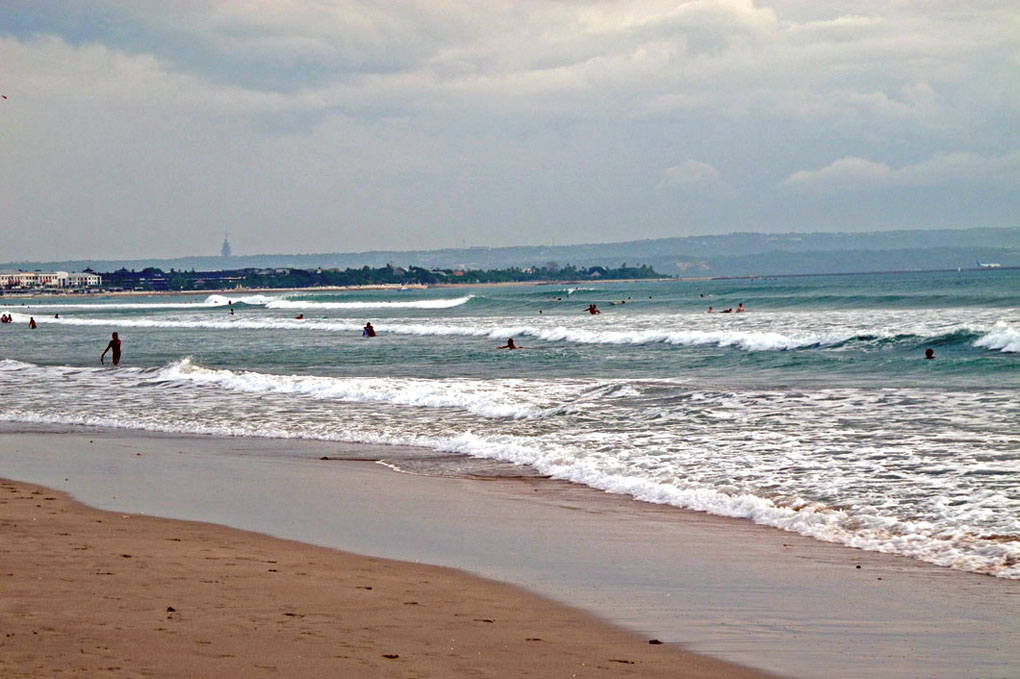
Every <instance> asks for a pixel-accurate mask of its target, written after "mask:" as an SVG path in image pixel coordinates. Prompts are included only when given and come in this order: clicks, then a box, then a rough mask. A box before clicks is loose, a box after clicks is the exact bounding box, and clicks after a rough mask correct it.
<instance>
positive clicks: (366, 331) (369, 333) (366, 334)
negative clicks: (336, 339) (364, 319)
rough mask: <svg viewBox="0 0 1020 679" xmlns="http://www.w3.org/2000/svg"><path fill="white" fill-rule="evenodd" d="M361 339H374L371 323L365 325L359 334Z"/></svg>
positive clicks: (373, 329)
mask: <svg viewBox="0 0 1020 679" xmlns="http://www.w3.org/2000/svg"><path fill="white" fill-rule="evenodd" d="M361 336H362V337H375V328H373V327H372V324H371V323H366V324H365V328H364V330H362V332H361Z"/></svg>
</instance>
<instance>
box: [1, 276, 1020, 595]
mask: <svg viewBox="0 0 1020 679" xmlns="http://www.w3.org/2000/svg"><path fill="white" fill-rule="evenodd" d="M22 303H24V304H25V305H26V306H22ZM739 303H743V304H744V306H745V308H746V309H747V312H746V313H730V314H722V313H713V314H707V313H705V311H706V309H707V308H708V307H709V306H712V307H714V308H715V309H716V311H720V310H723V309H726V308H736V307H737V305H738V304H739ZM589 304H596V305H597V306H598V307H599V308H600V309H601V310H602V313H601V314H599V315H590V314H588V313H586V312H585V311H584V310H585V308H586V307H587V306H588V305H589ZM230 308H233V310H234V314H233V315H231V314H230V313H229V311H228V310H229V309H230ZM0 311H4V312H11V313H13V314H14V316H15V320H16V322H15V323H14V324H11V325H4V326H0V356H3V358H4V359H5V360H3V361H2V362H0V419H4V420H7V421H14V422H41V423H53V424H63V425H73V424H85V425H100V426H108V427H125V428H137V429H147V430H155V431H180V432H193V433H208V434H222V435H232V436H242V437H266V436H268V437H283V438H314V439H321V440H327V441H341V442H359V441H361V442H373V443H389V444H397V445H400V446H412V448H401V449H400V452H399V454H398V453H397V452H396V449H395V453H394V458H393V460H390V462H391V463H393V464H395V465H396V466H398V467H401V468H404V469H407V470H409V471H415V472H422V473H441V474H458V473H471V474H503V473H525V474H542V475H549V476H553V477H556V478H561V479H566V480H570V481H573V482H576V483H582V484H586V485H589V486H593V487H595V488H601V489H604V490H606V491H609V492H614V493H623V494H628V495H631V496H634V497H636V498H639V499H642V500H646V501H650V502H660V503H668V504H673V505H677V506H681V507H688V508H692V509H698V510H702V511H708V512H712V513H716V514H722V515H727V516H738V517H744V518H747V519H749V520H754V521H757V522H760V523H764V524H767V525H771V526H775V527H776V528H780V529H784V530H793V531H797V532H800V533H803V534H806V535H810V536H813V537H816V538H818V539H821V540H828V541H835V542H840V543H843V544H848V545H852V546H857V547H861V548H865V549H874V550H880V551H886V552H893V553H898V554H903V555H905V556H910V557H913V558H918V559H924V560H926V561H930V562H933V563H937V564H941V565H945V566H950V567H955V568H961V569H966V570H972V571H977V572H983V573H989V574H995V575H999V576H1002V577H1010V578H1020V399H1018V398H1017V397H1018V394H1020V272H1017V271H1008V270H1007V271H1001V270H1000V271H981V272H960V273H957V272H952V273H942V274H931V273H925V274H921V273H917V274H902V275H866V276H826V277H798V278H756V279H739V280H712V281H654V282H633V283H604V284H603V283H597V284H578V285H563V284H557V285H529V286H508V287H456V288H432V289H427V290H361V291H335V292H279V293H274V292H269V293H261V294H253V293H249V292H245V291H238V292H236V293H227V294H222V295H179V296H150V297H110V298H73V299H72V298H62V299H37V300H28V299H22V298H18V299H17V300H16V301H12V300H8V301H7V303H6V305H4V306H3V308H2V309H0ZM56 314H59V318H56V317H55V315H56ZM298 315H302V316H303V318H301V319H298V318H296V316H298ZM30 316H32V317H34V318H35V319H36V321H37V322H38V323H39V329H38V330H35V331H30V330H28V329H27V327H26V325H27V322H28V318H29V317H30ZM367 321H371V322H372V323H373V325H374V326H375V328H376V329H377V331H378V333H379V335H378V337H375V338H372V339H367V338H364V337H362V336H361V327H362V326H363V325H364V324H365V322H367ZM113 330H116V331H118V332H119V333H120V335H121V337H122V339H123V341H124V359H123V362H122V365H121V367H119V368H113V367H111V366H109V365H107V366H100V365H99V363H98V358H99V353H100V352H101V351H102V349H103V347H104V346H105V345H106V341H107V340H108V338H109V333H110V332H111V331H113ZM510 337H513V338H514V339H515V341H516V342H517V344H518V345H521V346H523V347H524V349H523V350H521V351H506V350H497V349H496V347H497V346H499V345H502V344H505V343H506V340H507V338H510ZM928 348H931V349H934V351H935V355H936V358H935V360H931V361H928V360H925V359H924V357H923V356H924V351H925V349H928ZM508 465H513V466H508ZM508 470H510V471H509V472H508Z"/></svg>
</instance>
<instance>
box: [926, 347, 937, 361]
mask: <svg viewBox="0 0 1020 679" xmlns="http://www.w3.org/2000/svg"><path fill="white" fill-rule="evenodd" d="M924 357H925V358H926V359H928V360H929V361H930V360H932V359H933V358H935V350H934V349H925V350H924Z"/></svg>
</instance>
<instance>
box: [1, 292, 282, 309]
mask: <svg viewBox="0 0 1020 679" xmlns="http://www.w3.org/2000/svg"><path fill="white" fill-rule="evenodd" d="M280 299H281V296H280V295H240V296H237V297H226V296H224V295H209V296H208V297H206V298H205V299H204V300H202V301H200V302H169V301H159V300H157V301H153V302H105V301H95V302H88V303H82V302H59V301H57V302H51V301H47V302H45V303H36V304H31V303H29V304H18V305H13V304H12V305H7V306H0V310H7V311H32V312H33V313H41V312H44V311H50V310H53V309H57V310H60V309H86V310H89V311H108V310H111V309H117V310H124V309H133V310H136V311H146V310H150V311H159V310H162V309H208V308H215V307H222V306H228V305H230V304H247V305H250V306H261V305H265V304H267V303H270V302H274V301H277V300H280Z"/></svg>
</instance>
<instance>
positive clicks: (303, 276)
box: [101, 262, 665, 291]
mask: <svg viewBox="0 0 1020 679" xmlns="http://www.w3.org/2000/svg"><path fill="white" fill-rule="evenodd" d="M101 276H102V279H103V283H102V287H103V288H106V289H121V290H153V291H158V290H219V289H224V288H234V287H243V288H315V287H328V286H357V285H437V284H443V283H512V282H542V281H574V280H622V279H632V278H665V276H662V275H660V274H659V273H657V272H656V271H655V270H654V269H652V267H650V266H647V265H638V266H627V264H626V263H624V264H622V265H621V266H619V267H615V268H610V267H604V266H590V267H576V266H573V265H566V266H560V265H559V264H557V263H556V262H549V263H547V264H546V265H544V266H541V267H528V268H520V267H509V268H505V269H488V270H481V269H469V270H461V269H425V268H422V267H417V266H409V267H406V268H405V267H398V266H392V265H389V264H387V265H386V266H382V267H378V268H372V267H368V266H364V267H361V268H360V269H343V270H340V269H295V268H273V269H254V268H252V269H234V270H226V271H194V270H192V271H177V270H175V269H170V270H169V271H163V270H162V269H158V268H155V267H148V268H145V269H142V270H141V271H134V270H130V271H129V270H128V269H123V268H122V269H118V270H117V271H111V272H108V273H103V274H101Z"/></svg>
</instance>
